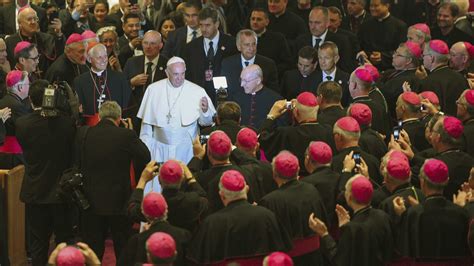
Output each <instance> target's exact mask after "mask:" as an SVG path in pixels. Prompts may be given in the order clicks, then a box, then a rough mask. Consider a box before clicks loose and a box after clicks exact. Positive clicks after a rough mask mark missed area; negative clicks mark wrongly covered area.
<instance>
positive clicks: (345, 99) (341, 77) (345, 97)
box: [314, 68, 352, 107]
mask: <svg viewBox="0 0 474 266" xmlns="http://www.w3.org/2000/svg"><path fill="white" fill-rule="evenodd" d="M314 74H315V79H316V88H317V87H318V86H319V84H321V82H323V72H322V70H319V69H318V70H316V72H315V73H314ZM349 77H350V74H349V73H347V72H344V71H342V70H341V69H339V68H336V75H335V78H334V81H335V82H337V83H338V84H339V85H341V87H342V98H341V104H342V106H344V107H347V106H349V104H350V103H351V102H352V97H351V94H350V92H349ZM324 81H326V80H324Z"/></svg>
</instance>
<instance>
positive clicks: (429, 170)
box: [423, 159, 449, 184]
mask: <svg viewBox="0 0 474 266" xmlns="http://www.w3.org/2000/svg"><path fill="white" fill-rule="evenodd" d="M423 172H424V173H425V175H426V177H427V178H428V179H429V180H430V181H431V182H433V183H436V184H443V183H446V182H447V181H448V179H449V171H448V166H447V165H446V164H445V163H444V162H443V161H441V160H437V159H428V160H426V162H425V164H424V165H423Z"/></svg>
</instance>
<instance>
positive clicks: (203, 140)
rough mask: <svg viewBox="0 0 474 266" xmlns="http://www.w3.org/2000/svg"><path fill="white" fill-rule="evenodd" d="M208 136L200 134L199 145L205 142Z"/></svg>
mask: <svg viewBox="0 0 474 266" xmlns="http://www.w3.org/2000/svg"><path fill="white" fill-rule="evenodd" d="M209 136H210V135H200V136H199V141H200V142H201V145H204V144H206V143H207V141H208V140H209Z"/></svg>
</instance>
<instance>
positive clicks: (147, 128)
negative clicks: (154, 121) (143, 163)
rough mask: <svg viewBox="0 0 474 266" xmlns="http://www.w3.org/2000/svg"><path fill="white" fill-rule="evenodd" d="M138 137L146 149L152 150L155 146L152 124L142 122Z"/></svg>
mask: <svg viewBox="0 0 474 266" xmlns="http://www.w3.org/2000/svg"><path fill="white" fill-rule="evenodd" d="M140 139H141V140H142V141H143V143H145V145H146V146H147V147H148V150H150V152H152V151H153V150H154V146H155V140H154V139H153V126H152V125H150V124H147V123H143V122H142V127H141V129H140Z"/></svg>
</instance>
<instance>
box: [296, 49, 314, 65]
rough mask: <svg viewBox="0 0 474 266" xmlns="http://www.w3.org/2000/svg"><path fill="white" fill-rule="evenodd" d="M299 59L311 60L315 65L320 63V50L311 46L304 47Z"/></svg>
mask: <svg viewBox="0 0 474 266" xmlns="http://www.w3.org/2000/svg"><path fill="white" fill-rule="evenodd" d="M298 57H301V58H304V59H308V60H311V61H312V62H313V64H314V63H316V62H317V61H318V50H316V49H314V48H313V47H311V46H304V47H302V48H301V49H300V50H299V51H298Z"/></svg>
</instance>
